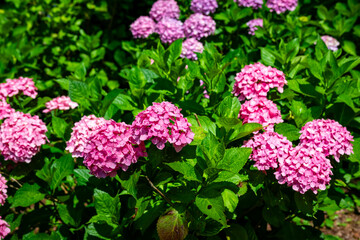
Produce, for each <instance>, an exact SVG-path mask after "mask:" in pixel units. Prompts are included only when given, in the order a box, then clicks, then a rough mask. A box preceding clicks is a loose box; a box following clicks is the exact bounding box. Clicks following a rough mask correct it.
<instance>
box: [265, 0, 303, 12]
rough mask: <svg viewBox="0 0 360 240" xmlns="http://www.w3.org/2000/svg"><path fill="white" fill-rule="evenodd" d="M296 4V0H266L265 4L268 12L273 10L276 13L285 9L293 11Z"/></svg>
mask: <svg viewBox="0 0 360 240" xmlns="http://www.w3.org/2000/svg"><path fill="white" fill-rule="evenodd" d="M297 5H298V1H297V0H268V1H267V2H266V6H267V7H268V8H269V9H270V12H272V11H275V12H276V13H277V14H280V13H283V12H286V11H287V10H289V11H290V12H291V11H294V10H295V9H296V7H297Z"/></svg>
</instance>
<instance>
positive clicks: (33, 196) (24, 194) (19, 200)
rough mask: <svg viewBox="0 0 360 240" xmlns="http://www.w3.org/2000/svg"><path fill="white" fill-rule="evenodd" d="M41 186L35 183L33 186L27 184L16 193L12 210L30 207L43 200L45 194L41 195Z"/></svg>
mask: <svg viewBox="0 0 360 240" xmlns="http://www.w3.org/2000/svg"><path fill="white" fill-rule="evenodd" d="M40 188H41V187H40V186H39V185H37V184H36V183H34V184H33V185H31V184H29V183H25V184H24V185H23V186H22V187H21V188H20V189H19V190H17V191H16V193H15V196H14V202H13V203H12V205H11V208H14V207H28V206H30V205H31V204H34V203H37V202H38V201H40V200H43V199H44V197H45V195H46V194H45V193H41V192H40V191H39V190H40Z"/></svg>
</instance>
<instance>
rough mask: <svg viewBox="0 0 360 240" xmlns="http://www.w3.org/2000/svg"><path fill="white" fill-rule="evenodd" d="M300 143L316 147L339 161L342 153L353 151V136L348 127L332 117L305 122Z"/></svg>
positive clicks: (307, 146) (312, 147)
mask: <svg viewBox="0 0 360 240" xmlns="http://www.w3.org/2000/svg"><path fill="white" fill-rule="evenodd" d="M300 133H301V136H300V145H302V146H303V147H305V148H307V149H315V150H316V151H319V152H321V153H323V154H324V155H325V156H326V157H327V156H329V155H330V156H334V158H335V160H336V161H337V162H339V158H340V156H341V155H345V154H346V155H350V154H352V153H353V146H352V143H351V142H352V141H354V138H353V136H351V135H350V132H349V131H348V130H347V129H346V127H343V126H341V125H340V124H339V123H338V122H336V121H334V120H331V119H326V120H325V119H316V120H313V121H311V122H308V123H306V124H305V126H304V127H303V128H302V129H301V131H300Z"/></svg>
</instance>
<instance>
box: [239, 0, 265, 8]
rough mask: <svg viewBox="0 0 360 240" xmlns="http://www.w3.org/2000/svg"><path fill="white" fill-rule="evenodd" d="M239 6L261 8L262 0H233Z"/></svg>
mask: <svg viewBox="0 0 360 240" xmlns="http://www.w3.org/2000/svg"><path fill="white" fill-rule="evenodd" d="M234 2H236V3H237V5H239V7H252V8H254V9H258V8H261V7H262V5H263V0H234Z"/></svg>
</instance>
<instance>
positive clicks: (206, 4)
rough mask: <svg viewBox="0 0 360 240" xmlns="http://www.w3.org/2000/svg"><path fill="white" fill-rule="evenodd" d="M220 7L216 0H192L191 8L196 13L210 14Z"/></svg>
mask: <svg viewBox="0 0 360 240" xmlns="http://www.w3.org/2000/svg"><path fill="white" fill-rule="evenodd" d="M217 7H218V4H217V2H216V0H192V1H191V6H190V9H191V11H193V12H195V13H202V14H204V15H209V14H210V13H214V12H215V11H216V9H217Z"/></svg>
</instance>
